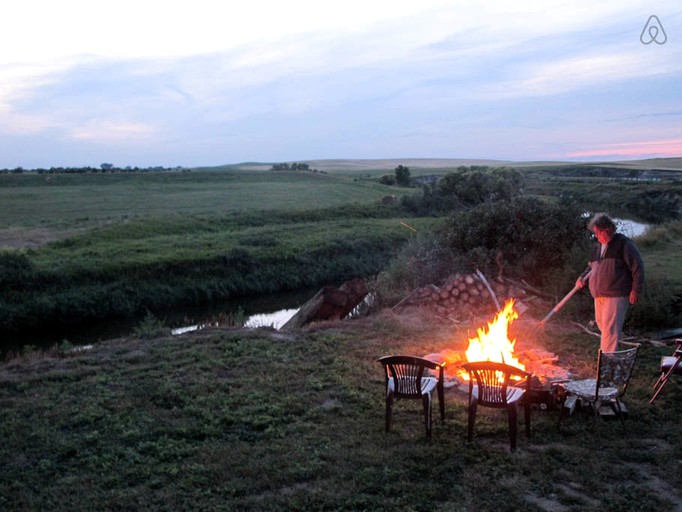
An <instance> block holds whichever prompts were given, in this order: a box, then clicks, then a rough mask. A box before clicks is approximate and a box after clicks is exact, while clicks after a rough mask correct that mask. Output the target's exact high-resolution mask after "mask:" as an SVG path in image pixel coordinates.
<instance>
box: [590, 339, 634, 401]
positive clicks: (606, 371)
mask: <svg viewBox="0 0 682 512" xmlns="http://www.w3.org/2000/svg"><path fill="white" fill-rule="evenodd" d="M638 350H639V346H636V347H633V348H629V349H627V350H619V351H616V352H602V351H601V350H600V351H599V356H598V358H597V393H599V391H598V390H599V388H616V389H617V390H618V396H619V397H621V396H623V395H624V394H625V390H626V389H627V387H628V382H630V377H631V376H632V369H633V368H634V366H635V360H636V359H637V351H638Z"/></svg>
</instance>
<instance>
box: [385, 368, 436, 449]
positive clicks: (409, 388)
mask: <svg viewBox="0 0 682 512" xmlns="http://www.w3.org/2000/svg"><path fill="white" fill-rule="evenodd" d="M379 362H380V363H381V364H382V365H383V366H384V374H385V375H386V432H388V431H389V430H390V429H391V424H392V422H393V403H394V401H395V399H398V398H408V399H420V400H421V401H422V407H423V409H424V425H425V427H426V437H428V438H429V439H431V424H432V421H431V410H432V405H431V404H432V402H433V392H434V391H437V393H438V403H439V406H440V417H441V421H444V420H445V396H444V386H443V368H444V366H445V363H434V362H433V361H430V360H428V359H424V358H422V357H415V356H405V355H393V356H384V357H382V358H380V359H379ZM434 371H435V372H434Z"/></svg>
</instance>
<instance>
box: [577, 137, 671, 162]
mask: <svg viewBox="0 0 682 512" xmlns="http://www.w3.org/2000/svg"><path fill="white" fill-rule="evenodd" d="M566 156H567V157H570V158H589V157H595V156H618V157H620V156H624V157H636V158H653V157H656V158H666V157H680V156H682V139H668V140H648V141H638V142H621V143H617V144H604V145H602V146H599V147H597V148H595V149H587V150H583V151H575V152H572V153H568V154H567V155H566Z"/></svg>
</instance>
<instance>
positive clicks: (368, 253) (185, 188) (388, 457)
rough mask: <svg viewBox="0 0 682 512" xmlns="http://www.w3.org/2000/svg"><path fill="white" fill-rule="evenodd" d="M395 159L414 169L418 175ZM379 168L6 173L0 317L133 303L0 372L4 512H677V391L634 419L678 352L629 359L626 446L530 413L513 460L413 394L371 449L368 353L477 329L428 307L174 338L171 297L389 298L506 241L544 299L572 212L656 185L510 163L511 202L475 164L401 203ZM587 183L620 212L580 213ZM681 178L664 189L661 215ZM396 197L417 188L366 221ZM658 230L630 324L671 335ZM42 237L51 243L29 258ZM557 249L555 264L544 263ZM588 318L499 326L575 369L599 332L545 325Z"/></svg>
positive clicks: (667, 237) (625, 199)
mask: <svg viewBox="0 0 682 512" xmlns="http://www.w3.org/2000/svg"><path fill="white" fill-rule="evenodd" d="M406 163H407V162H406ZM409 163H410V167H411V168H412V169H413V171H414V172H413V176H418V175H421V176H423V175H425V174H426V173H425V171H424V169H419V168H417V167H415V166H414V164H413V163H411V162H409ZM311 166H314V167H320V166H319V165H316V164H311ZM394 167H395V163H391V166H385V168H383V169H378V170H377V171H376V172H374V171H372V172H371V173H364V174H367V175H366V176H365V175H364V174H362V176H361V177H360V173H359V172H356V173H354V175H353V173H350V174H345V173H330V174H323V173H308V172H307V171H303V172H301V171H296V172H290V171H286V170H280V171H276V172H272V173H270V172H261V171H259V170H256V171H248V172H247V171H238V170H235V169H227V170H224V171H209V170H206V171H192V172H159V173H148V174H141V173H91V174H70V173H64V174H55V175H49V176H46V175H34V174H31V173H11V174H6V175H3V174H0V200H1V201H2V204H3V208H6V211H7V215H6V216H3V218H2V219H1V220H0V222H2V224H1V225H0V240H14V241H18V243H15V244H14V246H15V247H19V248H14V249H6V250H3V251H0V290H1V292H0V315H4V317H2V319H0V322H2V323H3V324H4V325H5V326H7V325H10V326H11V325H14V326H18V325H25V324H26V323H29V322H30V323H32V324H36V325H39V324H48V325H54V324H55V323H56V322H57V321H63V320H65V321H68V320H69V319H76V320H82V319H83V318H101V317H102V316H103V315H114V314H126V313H127V312H130V311H133V310H138V309H139V310H142V312H143V313H144V312H145V311H146V312H147V314H146V316H145V317H144V319H143V320H142V321H141V322H140V323H139V324H138V326H137V328H135V329H134V337H132V338H121V339H116V340H110V341H104V342H99V343H96V344H94V345H93V346H92V348H90V349H89V350H82V349H75V348H74V347H73V346H72V344H71V343H69V341H68V340H63V341H62V343H60V344H59V345H58V346H56V347H55V348H54V349H53V350H52V351H50V352H48V353H44V352H41V351H38V350H36V349H35V348H34V347H32V346H25V347H24V349H23V350H22V351H20V352H18V353H17V354H14V355H13V357H10V358H7V360H5V361H3V362H2V363H0V436H2V439H3V441H4V442H3V443H2V445H0V509H2V510H12V511H24V510H26V511H28V510H54V511H61V510H64V511H67V510H68V511H71V510H269V511H279V510H282V511H285V510H286V511H288V510H349V511H351V510H352V511H355V510H371V511H374V510H385V511H389V510H396V511H397V510H400V511H402V510H415V511H416V510H419V511H422V510H423V511H427V510H428V511H431V510H462V511H464V510H477V511H479V510H480V511H502V510H528V511H530V512H533V511H540V510H550V509H551V510H563V511H566V512H579V511H580V512H582V511H584V510H595V511H607V510H619V511H625V512H627V511H640V510H675V509H677V508H679V507H680V506H681V503H682V498H681V497H680V495H679V491H678V489H679V488H680V484H681V483H682V477H681V476H680V472H679V471H675V470H673V469H674V468H676V467H677V465H678V464H679V460H680V458H681V457H682V443H681V442H680V436H679V417H680V414H681V413H682V403H681V402H680V401H679V399H678V398H679V393H678V391H679V390H678V389H676V387H678V386H677V384H676V383H675V382H671V383H670V384H669V388H668V390H667V391H664V393H663V394H662V395H661V397H660V398H659V399H658V401H657V403H656V405H654V406H649V405H648V404H647V401H648V399H649V397H650V394H651V385H652V383H653V381H654V380H655V378H656V376H657V375H656V374H657V365H658V361H659V358H660V357H661V356H662V355H667V354H668V353H669V352H670V348H668V347H658V346H654V345H653V344H649V343H647V342H644V343H643V345H642V347H641V350H640V356H639V358H638V362H637V366H636V372H635V375H634V377H633V379H632V381H631V383H630V387H629V388H628V392H627V396H626V403H627V407H628V411H629V415H628V418H627V420H626V427H627V432H628V435H627V436H625V435H624V433H623V430H622V426H621V424H620V423H619V422H617V421H611V420H608V419H603V420H602V419H600V420H599V421H598V422H597V423H596V424H595V423H594V422H593V419H592V418H591V417H590V415H587V416H586V417H578V416H579V415H578V416H573V417H571V418H569V419H568V421H566V422H565V424H564V426H563V427H562V429H561V431H559V430H558V429H557V414H558V411H556V410H551V409H550V410H546V411H543V410H539V409H536V410H534V412H533V415H532V428H533V437H532V438H531V439H530V440H526V439H525V437H523V436H521V437H520V439H519V449H518V451H517V452H515V453H513V454H512V453H510V452H509V449H508V438H507V425H506V417H505V415H504V414H503V413H500V412H499V411H490V410H481V411H479V416H478V420H477V427H476V437H475V439H474V441H473V442H472V443H468V442H467V441H466V421H467V420H466V417H467V416H466V405H465V404H466V396H465V394H464V393H463V392H462V391H461V390H458V389H454V388H453V389H449V390H448V391H447V392H446V420H445V422H444V423H441V422H440V421H439V420H436V421H435V424H434V436H433V440H432V442H431V443H429V442H428V441H427V440H426V439H425V436H424V432H423V423H422V416H421V406H420V404H418V403H410V402H398V404H397V405H396V407H395V412H394V428H393V430H392V431H391V432H389V433H385V432H384V401H383V397H384V388H383V386H384V376H383V375H382V373H381V367H380V365H379V364H378V363H377V361H376V360H377V358H378V357H380V356H382V355H385V354H388V353H410V354H415V355H426V354H430V353H434V352H440V351H443V350H447V349H452V350H464V348H465V343H466V340H467V339H468V337H469V336H470V333H471V332H473V331H474V330H475V329H476V328H478V327H481V325H482V324H483V322H485V321H486V320H489V319H474V321H472V322H464V323H458V324H456V325H452V324H451V322H449V321H448V322H447V323H446V322H444V321H443V319H439V318H437V317H434V316H432V315H430V314H429V312H428V311H420V312H419V313H418V314H417V313H413V314H410V315H407V314H406V315H405V316H400V315H398V314H397V313H396V312H393V311H389V310H387V309H385V310H383V311H380V312H378V313H375V314H374V315H372V316H370V317H366V318H363V319H359V320H353V321H345V322H336V323H334V322H328V323H322V324H318V325H316V326H314V327H313V328H311V329H308V330H306V331H304V332H296V333H284V332H276V331H272V330H270V329H252V330H244V329H239V328H236V327H222V328H210V329H206V330H203V331H199V332H196V333H189V334H185V335H182V336H175V337H169V336H167V328H166V327H165V326H164V325H163V322H162V321H161V320H159V319H158V317H157V316H155V315H154V313H153V311H154V309H155V307H161V306H163V305H165V304H169V303H173V302H175V301H179V302H181V301H185V302H187V301H189V302H201V301H207V302H208V301H211V300H214V299H215V298H218V297H224V296H226V295H230V294H237V293H244V292H250V293H259V292H263V291H275V290H278V289H287V288H291V289H294V288H296V287H299V286H305V285H309V284H312V283H314V282H318V283H323V282H324V283H325V284H328V283H329V282H331V281H333V280H335V279H342V278H345V277H350V276H351V275H353V276H357V275H364V276H369V275H375V274H378V276H377V278H376V279H375V280H374V281H373V285H374V286H376V287H377V288H381V289H383V290H391V289H392V290H393V293H394V294H395V297H398V298H400V297H401V296H404V295H401V293H404V291H405V290H407V291H409V290H410V289H411V288H412V287H414V286H418V285H420V284H422V283H428V282H436V281H437V280H438V279H440V278H442V277H443V276H445V275H447V274H449V273H451V272H453V271H454V270H455V269H457V268H459V267H460V266H465V267H467V266H472V265H481V266H482V267H484V268H485V269H486V270H491V269H494V267H492V266H491V265H493V263H492V262H493V261H494V262H495V263H494V264H497V255H496V254H495V250H496V249H501V250H502V251H503V253H504V257H505V261H507V262H508V263H509V264H510V267H509V268H508V269H505V271H508V272H510V273H512V274H511V275H516V274H513V273H514V272H521V274H527V273H529V272H530V271H529V270H528V269H533V270H537V271H538V272H536V273H533V275H536V276H537V277H540V276H541V279H539V281H538V282H539V283H541V284H543V286H545V287H546V288H549V289H551V290H552V292H551V293H557V292H558V290H561V292H558V293H561V294H563V293H565V291H567V290H568V289H569V288H570V286H572V283H571V280H572V279H574V278H575V274H574V273H575V272H576V270H577V269H579V268H580V266H581V265H582V263H581V262H583V261H584V258H585V254H583V253H582V249H583V247H582V245H581V243H582V242H583V240H581V238H582V237H583V236H584V234H585V230H584V229H583V228H582V227H581V226H580V225H579V224H580V223H579V215H578V212H581V211H587V210H593V209H600V210H602V209H613V208H615V206H614V205H616V204H619V205H626V204H630V203H629V201H630V200H631V199H632V198H637V197H640V195H641V194H642V193H643V191H645V190H651V188H650V187H657V186H660V185H661V182H651V183H640V184H639V185H638V186H636V187H625V186H622V183H620V184H618V183H615V185H620V186H614V187H611V186H610V185H609V183H610V182H609V181H608V180H612V179H614V177H612V176H609V177H603V176H602V175H599V173H597V172H596V171H595V175H594V176H590V177H588V178H584V179H580V178H576V176H575V175H574V174H571V173H572V172H573V171H571V172H568V171H566V173H562V172H558V173H556V174H554V171H555V169H547V170H544V171H543V170H538V168H537V167H534V168H533V169H532V170H520V171H518V172H519V173H520V175H521V176H522V177H523V183H521V182H520V181H519V182H517V181H516V178H514V179H512V180H511V181H508V185H509V186H513V187H512V188H509V187H504V186H503V187H499V186H498V185H499V184H500V183H504V182H505V180H507V179H508V178H509V177H512V176H517V175H514V174H513V173H515V172H516V171H513V172H510V171H509V170H503V171H500V170H496V171H494V172H489V171H488V170H487V169H472V168H468V169H467V168H465V169H460V170H459V171H456V170H455V172H459V173H460V175H457V176H449V177H448V178H447V179H446V180H444V181H443V183H441V184H440V185H438V184H436V185H434V186H426V188H423V189H421V190H419V189H404V188H400V189H398V188H395V187H390V186H386V185H382V184H381V183H380V180H381V176H382V173H384V172H385V171H386V170H387V169H388V170H390V169H393V168H394ZM320 168H321V167H320ZM262 171H267V169H264V170H262ZM430 172H433V171H432V170H431V171H430ZM600 172H601V171H600ZM443 174H444V175H448V172H443ZM48 177H50V178H52V179H51V180H49V181H48V180H47V179H46V178H48ZM616 179H618V178H617V177H616ZM592 180H594V181H592ZM446 184H447V187H446V186H445V185H446ZM517 185H518V187H517ZM521 185H522V186H521ZM602 185H604V189H608V190H609V193H610V195H609V196H608V197H605V196H601V195H600V196H598V199H599V201H604V203H603V204H601V203H598V202H592V201H596V200H597V196H593V195H590V194H591V193H592V192H591V191H592V190H593V189H595V190H598V189H600V187H601V186H602ZM678 186H679V184H678V182H677V181H674V180H673V181H671V182H670V187H669V189H670V191H671V195H670V197H671V198H674V197H675V194H676V193H679V192H676V191H679V189H678V188H677V187H678ZM396 190H401V191H403V192H404V193H405V194H408V195H409V197H407V198H403V199H402V200H401V202H400V203H401V204H398V205H395V204H392V205H389V206H384V205H380V201H379V200H380V199H381V197H382V196H384V195H392V194H394V193H395V191H396ZM445 190H448V191H449V192H447V193H446V192H445ZM583 192H584V193H583ZM500 194H507V196H505V197H501V196H500ZM420 198H421V199H420ZM492 199H494V201H491V200H492ZM538 199H542V201H540V200H538ZM408 208H411V209H408ZM653 209H654V207H652V210H653ZM408 212H412V213H411V214H410V213H408ZM622 212H624V210H617V209H613V213H614V214H616V215H622V214H623V213H622ZM625 213H627V212H625ZM409 215H412V216H409ZM416 215H418V216H416ZM675 215H678V216H677V217H675ZM625 216H627V215H625ZM642 218H644V217H642ZM666 218H669V219H670V220H668V221H666V222H665V223H661V224H659V225H657V226H656V227H655V228H654V229H652V230H650V231H649V232H648V233H647V234H646V236H644V237H643V238H641V239H640V240H639V241H638V244H639V246H640V249H641V250H642V252H643V256H644V259H645V262H646V265H647V276H648V277H647V280H648V285H647V289H646V293H645V297H644V298H643V300H642V301H641V302H640V304H638V306H637V307H636V308H632V315H631V317H630V321H629V322H630V323H629V325H628V329H630V328H632V327H637V328H638V329H641V328H642V327H651V328H656V329H658V328H661V327H663V326H664V325H669V324H670V322H674V321H675V320H676V319H678V318H679V296H680V291H681V290H682V268H681V267H680V265H679V253H680V249H681V248H682V247H680V245H681V244H682V236H681V235H682V224H681V223H682V221H681V220H679V212H677V213H676V212H674V211H673V212H672V213H671V212H669V213H668V214H667V217H666ZM403 219H404V220H405V221H406V223H408V224H409V226H412V227H413V228H415V229H416V230H417V232H416V233H415V232H413V231H412V230H410V229H407V228H405V227H404V226H403V225H402V224H401V221H402V220H403ZM540 219H542V221H543V222H540V223H537V222H536V221H538V220H540ZM500 223H503V226H502V227H501V226H500ZM525 228H530V229H525ZM564 229H565V230H566V231H563V230H564ZM36 234H40V235H41V236H43V237H44V238H45V240H47V241H51V243H47V244H43V243H39V244H36V246H35V247H32V246H31V244H28V243H25V242H26V241H28V240H29V239H30V238H31V236H35V235H36ZM45 240H43V241H45ZM548 240H549V241H548ZM22 241H23V242H24V243H21V242H22ZM444 242H447V243H444ZM11 245H12V244H10V243H7V246H11ZM547 245H550V246H551V249H552V251H553V252H552V254H554V253H560V257H559V258H558V260H557V261H552V262H551V265H550V264H549V262H548V263H547V264H546V266H542V265H538V266H539V268H534V265H535V264H537V262H538V261H540V260H543V259H544V258H546V257H548V256H547V254H546V253H544V252H543V250H545V249H546V246H547ZM496 246H501V247H496ZM524 248H525V249H524ZM396 254H397V255H398V257H394V256H395V255H396ZM389 262H390V263H389ZM512 264H513V266H512ZM382 270H383V271H382ZM380 271H382V272H380ZM521 274H519V275H521ZM523 277H526V278H527V277H529V276H527V275H524V276H523ZM396 290H397V291H396ZM584 303H585V300H584V298H581V297H576V298H575V299H574V300H573V301H572V302H571V303H570V304H569V305H567V306H566V309H565V310H563V311H562V315H561V316H560V317H558V318H555V320H553V321H552V322H551V323H550V324H548V326H547V327H546V329H544V330H543V329H539V328H538V325H537V322H536V321H535V320H534V319H532V318H530V316H529V315H528V314H527V315H526V317H525V318H522V319H521V320H520V321H518V322H517V323H516V324H515V325H514V332H512V337H513V338H515V339H516V340H517V345H516V347H517V350H522V349H524V348H532V347H539V348H541V349H545V350H547V351H550V352H552V353H554V354H556V355H557V356H558V360H557V361H556V364H559V365H561V366H562V367H564V368H566V369H568V370H570V371H571V373H572V374H573V375H574V376H575V377H591V376H592V375H593V372H594V366H595V363H596V356H595V351H596V346H597V344H598V340H597V339H596V338H594V337H592V336H589V335H587V334H585V333H584V332H583V331H582V330H578V329H574V328H572V327H571V325H570V324H568V323H566V324H564V323H561V320H562V319H563V318H573V315H575V314H577V313H581V310H580V308H582V307H584ZM676 308H677V309H676ZM586 311H587V313H585V311H582V313H583V316H582V318H585V315H589V308H588V309H587V310H586ZM676 315H677V316H676ZM242 320H243V319H241V318H239V315H236V316H235V317H234V318H231V319H229V322H226V323H229V324H231V325H239V324H240V321H242ZM673 325H674V324H673Z"/></svg>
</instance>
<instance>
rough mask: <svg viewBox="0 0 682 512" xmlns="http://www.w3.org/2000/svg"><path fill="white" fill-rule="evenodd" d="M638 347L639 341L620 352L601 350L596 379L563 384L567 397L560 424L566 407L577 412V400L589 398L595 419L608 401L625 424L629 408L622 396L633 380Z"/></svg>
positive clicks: (598, 357) (582, 400) (560, 415)
mask: <svg viewBox="0 0 682 512" xmlns="http://www.w3.org/2000/svg"><path fill="white" fill-rule="evenodd" d="M638 349H639V345H637V346H635V347H633V348H629V349H627V350H619V351H616V352H602V351H601V350H600V351H599V354H598V356H597V378H596V379H583V380H572V381H568V382H566V383H565V384H563V388H564V390H565V391H566V400H565V401H564V403H563V405H562V407H561V411H560V413H559V426H561V420H562V418H563V416H564V411H565V410H566V409H568V410H569V411H570V412H573V409H574V408H575V405H576V402H577V400H580V401H581V403H582V402H585V403H587V404H588V405H590V406H591V407H592V409H593V411H594V417H595V420H596V418H597V417H598V416H599V409H600V408H601V406H602V405H608V406H609V407H610V408H611V409H612V410H613V412H614V413H615V414H616V416H618V417H619V418H620V420H621V423H622V424H623V428H625V421H624V419H623V416H624V414H623V412H624V410H625V409H624V406H623V404H622V403H621V401H620V399H621V398H622V397H623V395H624V394H625V391H626V390H627V387H628V382H630V377H631V376H632V370H633V368H634V366H635V359H637V351H638ZM626 433H627V431H626Z"/></svg>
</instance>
